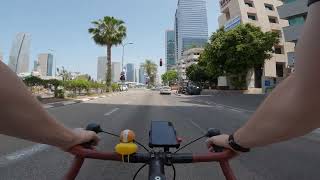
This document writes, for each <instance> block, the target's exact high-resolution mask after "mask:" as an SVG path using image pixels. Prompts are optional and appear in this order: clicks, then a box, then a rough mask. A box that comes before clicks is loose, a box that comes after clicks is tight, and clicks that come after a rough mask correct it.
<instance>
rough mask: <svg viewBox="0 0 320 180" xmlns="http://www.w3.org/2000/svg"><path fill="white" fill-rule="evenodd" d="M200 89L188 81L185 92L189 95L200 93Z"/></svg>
mask: <svg viewBox="0 0 320 180" xmlns="http://www.w3.org/2000/svg"><path fill="white" fill-rule="evenodd" d="M201 91H202V89H201V88H200V87H199V86H198V85H195V84H192V83H189V84H188V86H187V89H186V92H187V94H189V95H200V94H201Z"/></svg>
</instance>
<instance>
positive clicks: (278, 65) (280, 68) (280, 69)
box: [276, 62, 284, 77]
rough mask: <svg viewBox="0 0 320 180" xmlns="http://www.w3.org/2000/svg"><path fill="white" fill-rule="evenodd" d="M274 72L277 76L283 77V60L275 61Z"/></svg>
mask: <svg viewBox="0 0 320 180" xmlns="http://www.w3.org/2000/svg"><path fill="white" fill-rule="evenodd" d="M276 73H277V77H283V75H284V63H283V62H277V63H276Z"/></svg>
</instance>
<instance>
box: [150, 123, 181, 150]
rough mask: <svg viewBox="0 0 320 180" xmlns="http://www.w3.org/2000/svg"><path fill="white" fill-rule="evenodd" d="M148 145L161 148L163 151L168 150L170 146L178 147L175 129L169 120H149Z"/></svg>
mask: <svg viewBox="0 0 320 180" xmlns="http://www.w3.org/2000/svg"><path fill="white" fill-rule="evenodd" d="M149 147H150V148H163V149H164V151H165V152H169V149H170V148H176V149H178V148H179V147H180V142H179V141H178V139H177V133H176V130H175V129H174V127H173V124H172V123H171V122H168V121H152V122H151V128H150V131H149Z"/></svg>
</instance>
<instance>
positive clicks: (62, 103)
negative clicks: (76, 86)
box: [42, 92, 122, 109]
mask: <svg viewBox="0 0 320 180" xmlns="http://www.w3.org/2000/svg"><path fill="white" fill-rule="evenodd" d="M121 93H122V92H114V93H108V94H102V95H97V96H85V97H82V98H77V99H66V100H65V101H59V102H54V103H47V104H42V107H44V108H45V109H50V108H56V107H62V106H68V105H71V104H78V103H82V102H86V101H91V100H95V99H100V98H106V97H112V96H115V95H118V94H121Z"/></svg>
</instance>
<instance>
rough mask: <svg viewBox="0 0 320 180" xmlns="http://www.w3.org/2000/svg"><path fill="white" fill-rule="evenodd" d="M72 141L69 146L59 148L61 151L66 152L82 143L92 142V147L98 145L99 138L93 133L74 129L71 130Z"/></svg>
mask: <svg viewBox="0 0 320 180" xmlns="http://www.w3.org/2000/svg"><path fill="white" fill-rule="evenodd" d="M73 135H74V137H73V140H72V142H71V143H70V144H67V145H66V146H65V147H61V148H62V149H63V150H65V151H68V150H69V149H70V148H72V147H73V146H76V145H80V144H83V143H88V142H92V145H93V146H96V145H98V142H99V140H100V139H99V137H98V135H97V134H96V133H95V132H93V131H87V130H84V129H80V128H78V129H74V130H73Z"/></svg>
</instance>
